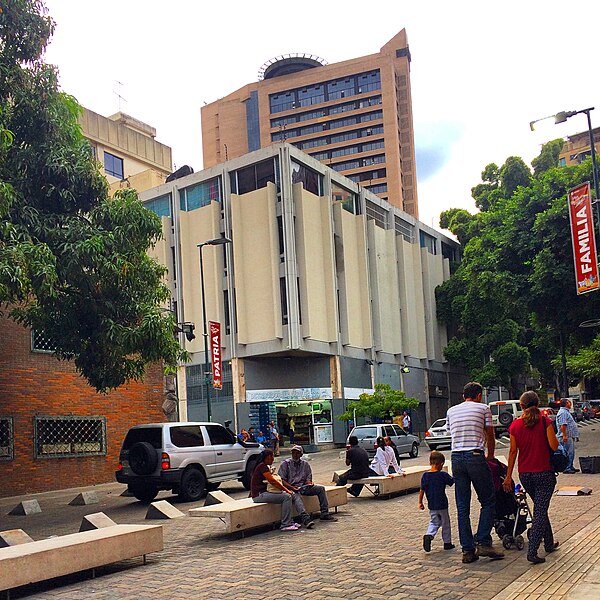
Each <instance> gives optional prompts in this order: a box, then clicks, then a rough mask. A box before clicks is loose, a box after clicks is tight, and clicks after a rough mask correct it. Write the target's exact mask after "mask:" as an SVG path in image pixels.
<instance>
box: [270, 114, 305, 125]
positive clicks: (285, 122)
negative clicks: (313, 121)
mask: <svg viewBox="0 0 600 600" xmlns="http://www.w3.org/2000/svg"><path fill="white" fill-rule="evenodd" d="M297 120H298V117H297V116H296V115H290V116H289V117H279V119H271V127H282V126H283V125H289V124H290V123H295V122H296V121H297Z"/></svg>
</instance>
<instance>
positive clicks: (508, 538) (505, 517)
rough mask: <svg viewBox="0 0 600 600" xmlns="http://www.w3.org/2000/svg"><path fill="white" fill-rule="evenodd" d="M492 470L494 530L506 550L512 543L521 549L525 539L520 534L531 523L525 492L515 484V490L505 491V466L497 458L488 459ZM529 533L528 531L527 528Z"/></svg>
mask: <svg viewBox="0 0 600 600" xmlns="http://www.w3.org/2000/svg"><path fill="white" fill-rule="evenodd" d="M488 465H489V466H490V470H491V471H492V479H493V481H494V489H495V490H496V514H495V518H494V530H495V531H496V533H497V534H498V537H499V538H500V539H501V540H502V545H503V546H504V548H506V549H507V550H508V549H509V548H512V546H513V545H514V546H515V547H516V548H517V550H523V548H524V546H525V540H524V539H523V536H522V534H523V533H524V532H525V531H526V530H527V526H528V525H529V524H530V523H531V511H530V510H529V505H528V504H527V493H526V492H525V490H524V489H523V488H522V487H521V486H520V485H517V486H516V489H515V492H514V493H511V492H505V491H504V489H503V488H502V483H503V481H504V478H505V477H506V467H505V466H504V465H503V464H502V463H501V462H500V461H499V460H498V459H493V460H491V461H488ZM527 534H528V535H529V531H528V530H527Z"/></svg>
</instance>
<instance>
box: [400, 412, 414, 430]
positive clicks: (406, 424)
mask: <svg viewBox="0 0 600 600" xmlns="http://www.w3.org/2000/svg"><path fill="white" fill-rule="evenodd" d="M402 429H404V431H406V432H407V433H412V431H411V419H410V415H409V414H408V411H406V410H405V411H404V415H403V417H402Z"/></svg>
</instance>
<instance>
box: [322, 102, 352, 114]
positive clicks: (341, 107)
mask: <svg viewBox="0 0 600 600" xmlns="http://www.w3.org/2000/svg"><path fill="white" fill-rule="evenodd" d="M355 108H356V103H355V102H346V103H345V104H338V105H337V106H332V107H330V109H329V114H330V115H336V114H338V113H343V112H347V111H349V110H354V109H355Z"/></svg>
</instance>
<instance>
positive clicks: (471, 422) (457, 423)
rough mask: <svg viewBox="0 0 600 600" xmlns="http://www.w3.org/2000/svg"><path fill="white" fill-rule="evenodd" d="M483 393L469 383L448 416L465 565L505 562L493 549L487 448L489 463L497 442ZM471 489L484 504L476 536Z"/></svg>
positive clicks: (492, 495)
mask: <svg viewBox="0 0 600 600" xmlns="http://www.w3.org/2000/svg"><path fill="white" fill-rule="evenodd" d="M482 393H483V388H482V387H481V385H480V384H479V383H475V382H470V383H467V385H465V387H464V390H463V398H464V399H465V401H464V402H462V403H461V404H457V405H456V406H453V407H452V408H450V409H449V410H448V414H447V416H446V418H447V427H448V428H449V429H450V435H451V436H452V475H453V476H454V481H455V486H454V493H455V497H456V509H457V512H458V535H459V538H460V545H461V547H462V552H463V556H462V561H463V563H472V562H475V561H476V560H478V559H479V557H480V556H487V557H489V558H490V559H491V560H498V559H500V558H504V553H503V552H500V551H498V550H496V549H495V548H494V547H493V546H492V535H491V534H492V526H493V524H494V510H495V506H496V494H495V491H494V483H493V481H492V473H491V471H490V468H489V466H488V464H487V461H486V456H485V454H484V448H485V446H486V443H487V459H488V460H491V459H492V458H494V450H495V448H496V438H495V436H494V426H493V425H492V413H491V411H490V408H489V406H487V404H481V395H482ZM471 485H473V487H474V488H475V492H476V494H477V499H478V500H479V504H481V511H480V513H479V525H478V527H477V533H476V534H475V536H473V531H472V529H471Z"/></svg>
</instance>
